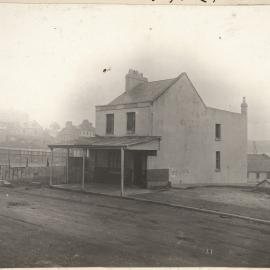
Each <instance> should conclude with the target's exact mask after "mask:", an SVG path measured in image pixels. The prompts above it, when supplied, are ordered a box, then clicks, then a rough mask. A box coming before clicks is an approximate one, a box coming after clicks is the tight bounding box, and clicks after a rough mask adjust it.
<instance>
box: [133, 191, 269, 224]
mask: <svg viewBox="0 0 270 270" xmlns="http://www.w3.org/2000/svg"><path fill="white" fill-rule="evenodd" d="M135 197H137V198H144V199H149V200H153V201H158V202H166V203H174V204H179V205H185V206H192V207H198V208H205V209H210V210H217V211H223V212H228V213H232V214H238V215H244V216H249V217H253V218H259V219H266V220H270V188H265V189H255V188H254V187H237V188H236V187H194V188H189V189H170V190H168V191H163V192H156V193H149V194H140V195H136V196H135Z"/></svg>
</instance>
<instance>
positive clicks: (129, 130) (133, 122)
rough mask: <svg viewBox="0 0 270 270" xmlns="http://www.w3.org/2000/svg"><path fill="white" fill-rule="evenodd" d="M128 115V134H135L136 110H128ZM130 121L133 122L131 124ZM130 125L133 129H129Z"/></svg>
mask: <svg viewBox="0 0 270 270" xmlns="http://www.w3.org/2000/svg"><path fill="white" fill-rule="evenodd" d="M131 115H132V118H129V116H131ZM126 117H127V126H126V130H127V134H135V131H136V112H127V113H126ZM130 122H131V124H130ZM130 126H131V128H132V129H129V128H130Z"/></svg>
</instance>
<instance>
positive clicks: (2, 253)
mask: <svg viewBox="0 0 270 270" xmlns="http://www.w3.org/2000/svg"><path fill="white" fill-rule="evenodd" d="M53 266H62V267H68V266H89V267H90V266H92V267H94V266H104V267H108V266H114V267H119V266H126V267H130V266H133V267H135V266H216V267H217V266H230V267H232V266H234V267H240V266H241V267H270V226H269V225H264V224H259V223H254V222H248V221H245V220H240V219H235V218H226V217H220V216H217V215H210V214H205V213H199V212H194V211H189V210H185V209H176V208H171V207H167V206H161V205H155V204H151V203H145V202H138V201H132V200H124V199H120V198H111V197H105V196H96V195H89V194H88V195H87V194H80V193H75V192H66V191H61V190H52V189H48V188H40V189H38V188H34V189H25V188H24V187H20V188H0V267H53Z"/></svg>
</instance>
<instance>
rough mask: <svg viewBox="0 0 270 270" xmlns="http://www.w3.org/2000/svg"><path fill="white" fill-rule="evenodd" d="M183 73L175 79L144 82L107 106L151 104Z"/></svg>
mask: <svg viewBox="0 0 270 270" xmlns="http://www.w3.org/2000/svg"><path fill="white" fill-rule="evenodd" d="M184 74H185V73H181V74H180V75H179V76H177V77H176V78H172V79H167V80H160V81H153V82H144V83H141V84H139V85H137V86H136V87H134V88H133V89H131V90H130V91H128V92H124V93H123V94H121V95H120V96H118V97H117V98H115V99H114V100H113V101H112V102H110V103H109V104H108V105H122V104H130V103H140V102H152V101H154V100H155V99H157V98H158V97H159V96H160V95H162V94H163V93H164V92H165V91H166V90H167V89H168V88H170V87H171V86H172V85H173V84H174V83H175V82H176V81H178V79H179V78H180V77H182V76H183V75H184Z"/></svg>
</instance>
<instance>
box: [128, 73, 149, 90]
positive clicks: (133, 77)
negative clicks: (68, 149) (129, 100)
mask: <svg viewBox="0 0 270 270" xmlns="http://www.w3.org/2000/svg"><path fill="white" fill-rule="evenodd" d="M145 82H148V79H147V78H145V77H143V74H142V73H139V72H138V71H137V70H133V69H130V70H129V71H128V74H127V75H126V92H128V91H130V90H132V89H133V88H134V87H136V86H137V85H139V84H141V83H145Z"/></svg>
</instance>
